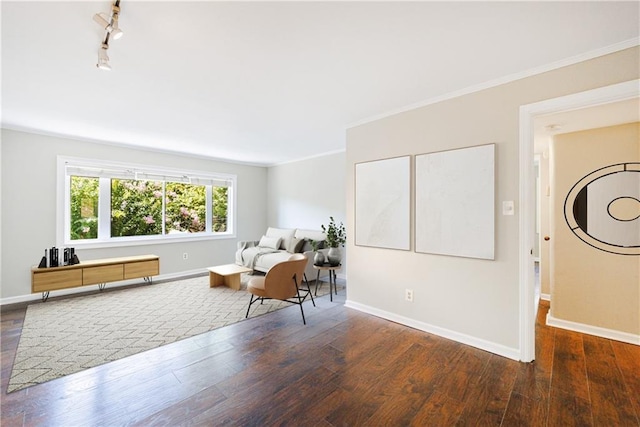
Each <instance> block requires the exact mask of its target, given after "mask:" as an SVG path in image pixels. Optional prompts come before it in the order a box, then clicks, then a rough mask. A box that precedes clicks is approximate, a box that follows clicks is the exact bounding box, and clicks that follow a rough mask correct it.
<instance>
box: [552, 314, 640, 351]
mask: <svg viewBox="0 0 640 427" xmlns="http://www.w3.org/2000/svg"><path fill="white" fill-rule="evenodd" d="M547 325H549V326H553V327H556V328H560V329H567V330H569V331H574V332H580V333H583V334H588V335H595V336H597V337H602V338H607V339H610V340H615V341H621V342H626V343H628V344H635V345H640V335H635V334H630V333H628V332H621V331H616V330H614V329H607V328H601V327H599V326H592V325H586V324H584V323H577V322H572V321H570V320H563V319H558V318H556V317H553V316H552V315H551V313H547Z"/></svg>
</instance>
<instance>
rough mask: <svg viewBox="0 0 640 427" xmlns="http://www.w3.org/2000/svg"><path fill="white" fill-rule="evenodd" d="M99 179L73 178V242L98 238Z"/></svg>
mask: <svg viewBox="0 0 640 427" xmlns="http://www.w3.org/2000/svg"><path fill="white" fill-rule="evenodd" d="M98 194H99V179H98V178H86V177H83V176H72V177H71V240H81V239H96V238H97V237H98Z"/></svg>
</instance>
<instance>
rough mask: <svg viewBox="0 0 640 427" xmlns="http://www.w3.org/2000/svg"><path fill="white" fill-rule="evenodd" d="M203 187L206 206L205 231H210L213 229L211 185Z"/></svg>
mask: <svg viewBox="0 0 640 427" xmlns="http://www.w3.org/2000/svg"><path fill="white" fill-rule="evenodd" d="M205 189H206V190H205V205H206V207H207V209H206V214H205V221H206V224H207V228H206V232H207V233H211V232H212V231H213V186H211V185H207V186H206V187H205Z"/></svg>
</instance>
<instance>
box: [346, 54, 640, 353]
mask: <svg viewBox="0 0 640 427" xmlns="http://www.w3.org/2000/svg"><path fill="white" fill-rule="evenodd" d="M638 55H639V49H638V48H637V47H635V48H632V49H627V50H623V51H620V52H616V53H613V54H610V55H606V56H602V57H599V58H596V59H593V60H590V61H585V62H581V63H577V64H574V65H570V66H567V67H563V68H559V69H556V70H553V71H549V72H545V73H542V74H539V75H536V76H532V77H528V78H523V79H520V80H516V81H513V82H510V83H507V84H503V85H499V86H496V87H492V88H489V89H485V90H482V91H479V92H475V93H471V94H468V95H464V96H459V97H456V98H452V99H449V100H445V101H442V102H438V103H434V104H431V105H426V106H424V107H421V108H417V109H413V110H410V111H406V112H403V113H400V114H396V115H393V116H390V117H386V118H382V119H379V120H375V121H372V122H369V123H366V124H363V125H361V126H357V127H354V128H351V129H349V130H348V131H347V156H346V170H347V179H346V184H347V185H346V188H347V229H349V230H351V229H353V228H354V200H355V195H354V190H353V184H354V173H353V169H354V165H355V164H356V163H359V162H365V161H370V160H377V159H385V158H392V157H397V156H405V155H416V154H422V153H429V152H437V151H443V150H450V149H454V148H461V147H468V146H474V145H481V144H489V143H495V144H496V200H495V203H496V205H495V212H496V220H495V221H496V223H495V230H496V234H495V245H496V246H495V260H494V261H488V260H477V259H467V258H457V257H450V256H439V255H429V254H420V253H416V252H414V251H397V250H385V249H378V248H368V247H359V246H355V245H353V244H352V241H351V240H349V241H348V242H347V249H348V251H349V271H348V275H349V286H348V288H347V304H348V305H349V306H351V307H354V308H358V309H361V310H363V311H367V312H370V313H374V314H377V315H380V316H382V317H386V318H389V319H392V320H395V321H398V322H400V323H404V324H408V325H411V326H414V327H417V328H420V329H424V330H428V331H431V332H434V333H437V334H440V335H444V336H448V337H450V338H452V339H456V340H458V341H461V342H465V343H467V344H471V345H474V346H476V347H479V348H483V349H486V350H489V351H492V352H494V353H498V354H502V355H504V356H507V357H511V358H519V356H520V348H519V338H520V336H519V321H520V312H519V304H520V295H519V289H520V284H519V256H518V254H519V227H518V226H519V214H520V213H519V211H518V207H517V206H516V215H514V216H503V215H501V212H502V201H508V200H513V201H518V200H519V198H520V194H519V170H518V168H519V152H518V150H519V108H520V106H521V105H526V104H531V103H534V102H537V101H541V100H545V99H551V98H556V97H560V96H564V95H568V94H572V93H578V92H582V91H586V90H590V89H594V88H597V87H602V86H607V85H611V84H615V83H620V82H624V81H629V80H634V79H637V78H638V76H639V74H640V73H639V70H638V67H639V64H638V60H637V59H638ZM412 222H413V219H412ZM413 230H414V227H412V231H411V233H412V235H413ZM412 240H415V239H414V238H412ZM413 247H414V244H413V243H412V249H413ZM407 288H410V289H412V290H413V298H414V301H413V302H408V301H405V299H404V295H405V289H407Z"/></svg>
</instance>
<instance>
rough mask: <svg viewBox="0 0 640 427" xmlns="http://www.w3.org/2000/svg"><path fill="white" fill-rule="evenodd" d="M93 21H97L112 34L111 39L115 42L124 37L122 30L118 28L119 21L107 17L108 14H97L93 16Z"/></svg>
mask: <svg viewBox="0 0 640 427" xmlns="http://www.w3.org/2000/svg"><path fill="white" fill-rule="evenodd" d="M93 20H94V21H96V22H97V23H98V24H100V26H101V27H102V28H104V29H105V31H107V32H108V33H109V34H111V38H112V39H114V40H118V39H119V38H120V37H122V34H123V33H122V30H121V29H120V28H118V21H117V20H113V19H111V18H109V17H108V16H107V14H106V13H102V12H100V13H96V14H95V15H93Z"/></svg>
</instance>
